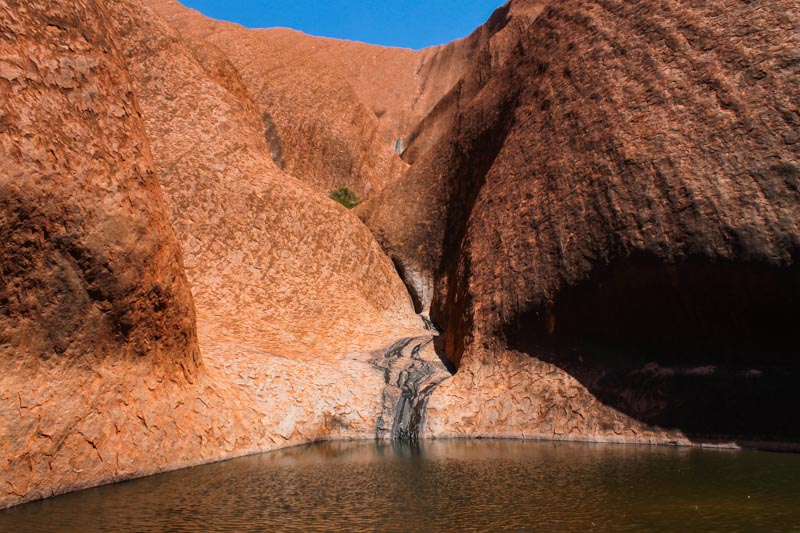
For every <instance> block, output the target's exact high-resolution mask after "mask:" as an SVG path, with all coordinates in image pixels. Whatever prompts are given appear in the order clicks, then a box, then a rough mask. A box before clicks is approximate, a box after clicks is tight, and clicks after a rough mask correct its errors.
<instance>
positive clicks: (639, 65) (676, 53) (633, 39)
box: [362, 1, 800, 439]
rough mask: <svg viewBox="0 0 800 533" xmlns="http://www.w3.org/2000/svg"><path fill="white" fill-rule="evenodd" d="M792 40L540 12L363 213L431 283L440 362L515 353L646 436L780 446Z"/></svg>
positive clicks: (787, 10)
mask: <svg viewBox="0 0 800 533" xmlns="http://www.w3.org/2000/svg"><path fill="white" fill-rule="evenodd" d="M512 5H513V4H512ZM531 5H533V3H531ZM797 27H798V18H797V11H796V10H794V9H793V8H792V5H791V3H789V2H772V3H770V5H769V7H768V8H765V9H763V10H762V9H760V8H758V9H756V8H754V6H752V5H751V4H740V3H734V2H717V3H714V4H713V5H705V6H703V7H698V6H694V7H686V6H684V5H682V4H680V3H678V2H673V3H666V4H665V3H661V4H659V5H654V4H652V3H651V2H633V3H631V2H612V1H608V2H577V1H576V2H559V3H549V4H548V5H547V6H546V7H545V8H544V10H543V11H542V12H541V14H540V15H539V16H538V18H537V19H536V21H535V22H534V23H533V24H532V25H531V26H530V27H529V29H528V30H527V31H526V32H525V33H524V35H522V37H521V38H520V39H519V40H518V42H517V43H516V44H515V45H514V51H513V54H514V57H513V59H511V60H509V61H508V66H507V67H506V68H500V69H497V70H494V71H493V73H492V74H491V77H490V81H489V82H488V83H486V85H485V86H484V88H483V90H482V91H480V92H479V93H478V94H477V95H476V96H474V97H472V95H468V96H467V98H466V99H463V100H461V103H460V104H459V105H458V106H456V107H458V108H459V112H458V113H456V114H455V115H453V119H452V120H451V122H450V128H449V131H448V132H447V133H446V134H444V135H443V136H442V137H440V138H439V141H438V144H436V146H435V147H434V148H432V149H430V150H428V151H427V152H425V153H424V154H422V155H420V156H418V160H417V162H416V163H415V164H414V166H413V167H412V168H411V170H410V172H409V174H408V178H407V179H406V180H405V181H404V182H402V183H399V184H397V185H396V186H393V187H390V188H387V189H386V190H385V191H384V193H383V194H382V195H381V196H380V197H379V198H377V199H376V200H375V201H374V202H372V205H369V206H365V207H364V208H363V211H362V213H364V214H365V220H366V221H367V223H368V224H369V225H370V226H371V227H374V228H375V231H376V235H378V236H379V238H380V239H381V241H382V243H384V245H385V247H386V248H387V250H388V251H389V253H390V254H391V255H396V256H399V257H400V258H401V260H402V261H408V262H415V265H416V270H417V273H418V276H421V277H425V276H427V277H428V279H430V285H431V286H432V287H433V290H432V291H430V293H431V294H432V302H433V303H432V311H431V316H432V317H433V319H434V320H435V321H436V322H437V323H438V324H439V325H440V326H442V327H443V329H444V330H445V338H446V341H447V342H446V344H447V354H448V357H450V358H451V359H452V360H453V361H454V362H456V363H460V364H461V365H462V367H467V368H469V369H472V370H470V372H474V368H476V367H475V365H478V364H479V363H478V361H481V362H482V363H481V364H483V365H487V364H488V365H490V366H493V365H498V366H499V367H504V366H506V365H507V363H504V362H503V361H506V360H507V359H508V358H511V359H513V360H514V361H517V359H515V357H516V356H514V355H513V354H514V353H519V352H521V353H525V354H528V355H530V356H534V357H538V358H541V359H543V360H546V361H549V362H550V363H553V364H554V365H556V366H557V367H558V368H560V369H562V370H565V371H567V372H569V373H570V374H572V375H573V376H575V377H577V378H578V379H579V381H581V383H582V384H583V385H585V386H586V387H588V388H589V390H590V391H591V392H592V393H593V394H594V395H595V396H597V397H598V398H600V399H601V400H602V401H603V402H604V403H605V404H606V405H609V406H611V407H614V408H616V409H619V410H621V411H622V412H624V413H627V414H629V415H631V416H633V417H634V418H635V419H638V420H640V421H644V422H646V423H650V424H659V425H662V426H664V427H673V428H680V429H682V430H684V431H686V432H689V433H690V434H692V435H698V436H699V437H703V436H720V435H729V436H730V435H736V436H743V437H750V438H753V437H764V438H777V439H794V438H796V429H793V428H797V427H798V424H797V420H796V419H794V418H792V419H791V420H788V421H787V419H786V418H783V417H780V418H777V417H775V416H773V415H772V414H771V413H775V412H780V411H781V409H780V407H779V406H780V405H781V404H785V403H786V402H787V401H790V396H791V392H790V391H791V387H790V386H789V381H790V379H794V378H790V379H789V380H787V378H786V375H787V372H790V373H791V375H794V371H793V370H788V369H789V368H791V367H792V366H793V364H794V363H793V361H794V360H795V358H796V355H797V350H796V348H795V347H794V346H793V344H794V343H793V342H792V340H791V338H790V337H791V333H790V332H791V331H792V327H791V324H790V322H791V318H790V317H791V316H793V312H792V308H793V305H792V302H793V301H796V299H797V296H798V292H797V291H798V287H799V286H800V285H799V284H798V266H797V257H798V254H797V252H798V249H799V248H798V242H799V241H798V231H797V230H798V220H800V207H799V206H800V203H798V199H799V198H798V188H797V176H798V168H800V167H798V165H797V164H798V144H797V142H796V135H795V132H796V130H797V127H798V119H800V116H799V115H798V109H797V105H796V102H797V83H796V82H797V79H798V71H797V65H796V57H795V56H796V50H797V49H798V47H797V44H798V42H797V32H796V31H793V29H794V30H796V28H797ZM467 72H468V73H469V70H468V71H467ZM467 75H468V76H469V74H467ZM400 195H404V196H405V197H408V198H412V199H414V201H412V202H407V203H406V204H405V205H402V206H400V207H397V206H398V204H399V202H398V200H397V199H398V198H399V197H400ZM423 199H425V200H427V201H424V200H423ZM404 220H415V221H416V225H413V226H412V225H408V224H404V223H403V221H404ZM503 353H505V355H501V354H503ZM498 361H499V362H498ZM509 364H510V363H509ZM517 364H518V363H514V365H512V366H516V365H517ZM531 364H532V365H537V364H538V363H534V362H532V363H531ZM462 374H463V372H459V375H462ZM483 374H486V372H483ZM459 375H457V376H456V379H455V380H453V382H450V383H448V384H447V385H446V386H445V387H443V388H441V389H439V391H437V393H435V394H434V401H435V399H436V394H438V393H440V392H443V391H444V390H446V389H447V390H449V389H453V388H454V386H455V385H454V382H456V381H463V380H465V379H467V378H466V377H464V376H462V377H459ZM476 379H477V378H476ZM487 379H488V378H487ZM491 379H494V380H496V379H497V378H496V377H493V378H491ZM473 381H474V380H473ZM479 381H480V380H479ZM511 384H513V380H512V382H511V383H508V382H507V385H511ZM469 386H470V387H473V388H480V386H481V385H480V383H478V384H477V385H474V386H473V385H469ZM511 388H513V387H511ZM520 389H521V390H522V389H525V393H524V394H528V395H530V393H531V392H537V391H538V392H541V385H534V384H531V385H529V386H528V387H524V386H522V385H521V384H520ZM450 394H452V395H453V396H451V398H454V397H455V396H454V395H455V394H456V393H455V391H454V390H453V391H452V393H450ZM505 394H507V399H508V400H509V401H512V400H513V401H514V403H515V404H516V400H518V399H519V398H520V394H523V393H522V392H520V391H518V392H509V393H505ZM501 397H502V395H501ZM450 401H455V400H452V399H451V400H450ZM560 403H561V401H560V400H553V401H552V403H551V405H554V406H557V405H559V404H560ZM514 409H516V407H515V408H514ZM508 410H509V411H510V410H513V409H508ZM587 411H588V412H591V411H592V409H585V410H583V411H582V412H581V415H582V416H584V415H585V414H586V412H587ZM567 413H569V411H567ZM461 414H462V417H465V418H468V415H467V414H466V413H461ZM476 414H477V413H476ZM792 416H793V415H792ZM500 418H502V417H500ZM570 418H571V415H569V414H567V415H566V416H565V417H562V421H563V420H564V419H566V420H568V419H570ZM472 424H473V425H470V424H469V423H462V424H461V427H460V428H459V430H458V431H456V433H458V434H469V433H470V432H472V431H474V430H475V429H476V428H477V427H483V428H487V429H488V430H489V432H490V433H493V432H498V433H504V434H509V433H514V432H513V431H509V430H508V427H507V426H506V427H503V425H502V424H503V423H502V422H498V423H497V425H494V423H488V422H486V421H485V420H484V421H481V420H479V419H475V420H473V422H472ZM522 426H524V424H522ZM517 427H518V431H517V433H516V434H519V432H521V431H529V432H531V433H535V432H538V429H537V428H538V425H537V423H534V422H532V421H529V426H528V428H527V430H526V429H525V428H523V427H521V426H520V424H519V423H517ZM589 430H591V428H589ZM478 431H480V430H478ZM573 432H574V433H575V434H580V433H582V430H579V429H575V430H574V431H573ZM699 437H698V438H699Z"/></svg>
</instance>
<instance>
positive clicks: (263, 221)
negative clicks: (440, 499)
mask: <svg viewBox="0 0 800 533" xmlns="http://www.w3.org/2000/svg"><path fill="white" fill-rule="evenodd" d="M799 50H800V9H798V6H797V5H796V2H792V1H788V0H772V1H767V2H760V3H751V2H740V1H733V0H717V1H714V2H705V3H688V2H680V1H677V0H668V1H661V2H655V1H652V0H649V1H634V2H631V1H622V0H616V1H615V0H594V1H579V0H562V1H558V2H556V1H546V0H511V2H509V3H508V4H506V5H505V6H503V7H501V8H500V9H498V10H497V11H496V12H495V14H494V15H493V16H492V17H491V19H490V20H489V21H488V22H487V23H486V24H485V25H484V26H482V27H481V28H479V29H478V30H476V31H475V33H473V34H472V35H471V36H469V37H467V38H465V39H462V40H460V41H456V42H454V43H451V44H449V45H445V46H440V47H435V48H430V49H426V50H422V51H419V52H414V51H410V50H402V49H385V48H380V47H376V46H370V45H364V44H359V43H351V42H344V41H335V40H331V39H322V38H315V37H310V36H306V35H303V34H300V33H298V32H294V31H291V30H247V29H244V28H242V27H239V26H236V25H233V24H228V23H223V22H218V21H213V20H210V19H207V18H205V17H203V16H202V15H200V14H198V13H196V12H194V11H191V10H189V9H186V8H184V7H183V6H181V5H180V4H178V3H177V2H175V1H173V0H114V1H109V2H100V1H98V0H77V1H76V0H70V1H66V0H54V1H52V2H44V3H36V2H22V1H5V2H3V1H2V0H0V51H2V53H1V54H0V161H1V162H2V165H0V235H1V236H2V243H3V248H2V251H0V268H1V269H2V270H0V275H1V277H0V281H2V285H1V286H0V415H1V416H0V449H1V450H2V451H3V452H4V454H3V456H4V457H5V462H4V463H0V480H2V481H3V484H2V486H0V506H7V505H13V504H15V503H20V502H23V501H28V500H31V499H35V498H40V497H45V496H49V495H53V494H57V493H61V492H64V491H68V490H74V489H76V488H80V487H84V486H91V485H95V484H98V483H103V482H108V481H112V480H118V479H124V478H127V477H131V476H137V475H145V474H148V473H153V472H158V471H163V470H166V469H171V468H178V467H181V466H186V465H191V464H198V463H202V462H208V461H213V460H219V459H222V458H226V457H233V456H236V455H242V454H245V453H253V452H257V451H265V450H270V449H274V448H277V447H281V446H287V445H292V444H299V443H303V442H309V441H313V440H321V439H339V438H399V439H416V438H418V437H420V436H421V437H442V436H503V437H520V438H554V439H573V440H596V441H614V442H651V443H681V444H704V443H715V444H719V443H723V444H731V443H747V442H748V441H759V442H760V443H762V444H765V443H766V444H769V443H772V445H776V446H783V447H788V446H791V445H792V443H797V442H798V440H800V418H799V417H800V415H798V414H797V413H796V412H794V411H793V410H791V409H790V408H789V407H788V406H791V405H793V394H792V389H793V386H794V384H795V383H796V382H797V380H798V378H800V376H799V375H798V365H797V362H796V357H797V355H798V348H797V345H796V343H795V342H794V340H793V336H792V333H793V332H794V328H793V326H794V317H795V315H796V307H797V305H796V302H798V301H800V266H799V265H798V260H799V259H800V135H799V134H798V132H800V109H798V102H800V89H799V88H798V87H800V54H799V53H798V51H799ZM340 186H346V187H349V188H351V189H353V190H355V191H356V192H357V193H358V194H359V196H361V197H362V198H366V201H365V202H364V203H363V204H362V205H360V206H359V207H358V208H356V210H355V212H352V211H347V210H346V209H344V208H343V207H341V206H339V205H338V204H336V203H334V202H333V201H332V200H330V199H329V198H328V197H327V193H328V191H330V190H331V189H333V188H336V187H340ZM417 313H420V314H419V315H418V314H417ZM433 324H435V326H436V327H438V329H439V334H438V335H437V334H436V333H437V332H436V331H434V330H433V328H434V325H433ZM452 373H454V374H455V375H453V376H452V377H451V374H452Z"/></svg>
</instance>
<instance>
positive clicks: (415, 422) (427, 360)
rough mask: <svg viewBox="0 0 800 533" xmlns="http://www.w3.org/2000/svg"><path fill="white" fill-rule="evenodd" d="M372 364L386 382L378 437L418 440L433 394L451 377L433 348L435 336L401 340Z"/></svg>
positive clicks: (377, 431)
mask: <svg viewBox="0 0 800 533" xmlns="http://www.w3.org/2000/svg"><path fill="white" fill-rule="evenodd" d="M372 364H373V366H374V367H375V368H378V369H380V370H382V371H383V375H384V381H385V383H386V387H384V389H383V391H382V402H383V411H382V413H381V416H380V417H379V419H378V423H377V425H376V428H375V435H376V437H377V438H381V439H389V438H390V439H392V440H396V441H406V442H413V441H416V440H417V439H418V438H419V433H420V429H421V428H422V425H423V422H424V419H425V409H426V407H427V404H428V399H429V398H430V395H431V394H432V393H433V391H434V390H435V389H436V387H437V386H438V385H439V384H440V383H442V381H444V380H445V379H447V378H448V377H450V375H451V374H450V372H449V371H448V370H447V368H446V367H445V365H444V363H442V361H441V360H440V359H439V357H438V356H437V355H436V353H435V351H434V349H433V337H427V336H426V337H416V338H414V337H410V338H404V339H401V340H399V341H397V342H395V343H394V344H392V345H391V346H390V347H389V348H388V349H387V350H386V351H385V352H382V353H379V354H376V356H375V357H374V358H373V360H372Z"/></svg>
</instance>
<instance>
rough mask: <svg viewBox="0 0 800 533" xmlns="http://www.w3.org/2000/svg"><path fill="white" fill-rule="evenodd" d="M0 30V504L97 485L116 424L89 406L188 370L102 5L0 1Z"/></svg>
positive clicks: (159, 229)
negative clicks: (102, 438) (121, 387)
mask: <svg viewBox="0 0 800 533" xmlns="http://www.w3.org/2000/svg"><path fill="white" fill-rule="evenodd" d="M0 31H1V32H2V35H3V39H2V40H1V41H0V50H1V51H2V53H1V56H2V60H0V117H2V118H0V240H1V241H2V243H3V245H2V249H1V250H0V268H2V270H1V271H0V279H2V285H1V286H0V414H1V415H2V416H0V449H1V450H2V451H3V457H4V461H3V463H0V472H2V475H0V477H2V479H3V486H2V488H0V501H2V500H5V499H6V498H12V499H14V498H22V497H25V498H29V497H31V494H39V495H42V494H49V493H50V492H51V491H52V490H57V487H58V485H60V484H70V483H73V484H74V483H80V482H82V481H81V480H82V479H83V478H85V477H93V476H94V477H97V476H107V475H109V473H111V472H113V471H114V468H115V466H109V463H107V462H106V461H110V462H112V463H113V461H114V453H113V451H110V450H108V453H106V452H107V450H106V448H105V447H104V448H103V452H102V453H103V455H104V457H102V458H100V460H98V456H99V455H100V453H101V452H100V451H99V448H98V445H99V442H98V439H99V435H101V434H105V433H107V432H109V431H110V432H111V434H115V433H119V431H120V428H121V427H122V426H123V425H124V423H123V422H122V421H120V420H118V422H119V425H118V426H117V428H116V430H115V429H114V424H116V423H117V422H113V423H112V421H111V420H107V419H106V420H103V421H102V422H101V421H100V420H99V419H98V418H103V417H102V415H99V410H98V409H99V407H98V405H100V404H102V405H106V404H107V403H106V402H108V403H114V402H115V401H126V399H125V396H124V395H117V394H116V393H117V392H118V391H115V390H114V388H115V385H116V384H117V383H119V382H120V381H126V380H127V379H131V380H135V379H146V380H148V381H151V382H154V381H170V382H172V383H175V384H176V387H182V386H188V385H189V384H191V383H194V382H196V380H197V379H198V376H199V375H200V374H201V373H202V360H201V357H200V352H199V350H198V344H197V336H196V331H195V324H194V305H193V302H192V296H191V294H190V292H189V286H188V283H187V281H186V276H185V273H184V270H183V264H182V259H181V252H180V249H179V247H178V244H177V241H176V240H175V236H174V234H173V231H172V229H171V227H170V225H169V222H168V220H167V216H166V211H165V209H164V202H163V199H162V196H161V191H160V189H159V186H158V178H157V176H156V173H155V169H154V166H153V163H152V160H151V155H150V147H149V144H148V140H147V137H146V135H145V133H144V126H143V124H142V121H141V119H140V113H139V108H138V105H137V101H136V99H135V96H134V95H133V92H132V90H131V87H130V84H129V79H128V75H127V72H126V70H125V68H124V66H123V63H122V60H121V57H120V54H119V52H118V50H117V47H116V44H115V42H114V40H113V38H112V34H111V32H110V30H109V24H108V19H107V13H106V11H105V9H104V8H103V7H102V6H101V5H99V4H98V3H96V2H94V1H91V0H85V1H76V2H59V3H46V4H41V3H39V4H35V3H33V4H32V3H27V2H11V3H5V4H3V5H0ZM129 376H130V377H129ZM134 376H135V377H134ZM111 391H113V392H111ZM101 392H107V393H109V396H111V397H102V398H101V397H100V396H99V395H100V394H101ZM112 397H113V398H112ZM136 425H140V422H139V421H138V420H137V421H136ZM131 440H132V441H133V442H132V444H135V441H136V437H135V436H133V437H132V438H131ZM116 444H119V442H118V441H117V442H116ZM81 469H85V471H84V472H83V473H82V474H80V473H79V472H80V471H81Z"/></svg>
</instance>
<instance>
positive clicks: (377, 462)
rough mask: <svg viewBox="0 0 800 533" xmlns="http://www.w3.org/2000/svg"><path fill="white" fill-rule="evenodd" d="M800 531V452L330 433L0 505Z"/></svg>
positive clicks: (76, 519)
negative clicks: (392, 439)
mask: <svg viewBox="0 0 800 533" xmlns="http://www.w3.org/2000/svg"><path fill="white" fill-rule="evenodd" d="M308 530H325V531H338V530H344V531H358V530H369V531H500V530H505V531H508V530H510V531H533V530H535V531H577V530H581V531H652V530H661V531H725V532H729V531H800V455H792V454H777V453H767V452H752V451H745V452H734V451H714V450H691V449H675V448H650V447H640V446H620V445H593V444H567V443H555V444H554V443H541V442H520V441H487V440H480V441H431V442H424V443H422V444H420V445H418V446H412V445H400V444H395V445H392V444H386V443H378V444H376V443H374V442H365V443H329V444H317V445H311V446H303V447H298V448H291V449H287V450H283V451H278V452H273V453H269V454H264V455H258V456H252V457H246V458H242V459H236V460H232V461H227V462H224V463H217V464H212V465H208V466H202V467H197V468H192V469H188V470H182V471H178V472H172V473H168V474H162V475H159V476H154V477H150V478H145V479H138V480H134V481H129V482H126V483H121V484H117V485H112V486H106V487H99V488H96V489H91V490H87V491H83V492H79V493H74V494H68V495H65V496H60V497H58V498H53V499H50V500H45V501H42V502H34V503H31V504H27V505H24V506H20V507H17V508H13V509H9V510H6V511H2V512H0V531H14V532H27V531H32V532H33V531H36V532H39V531H41V532H47V531H59V532H61V531H67V532H68V531H81V532H83V531H137V532H139V531H308Z"/></svg>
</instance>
